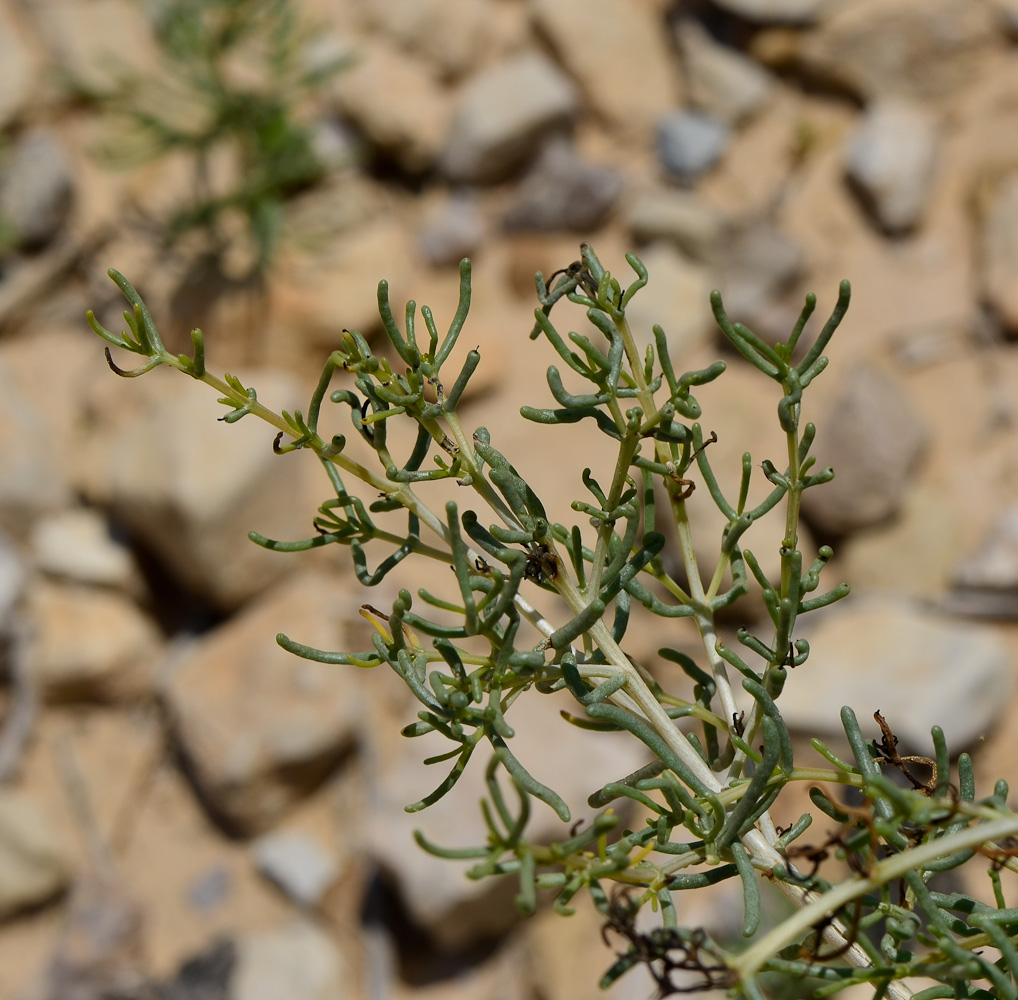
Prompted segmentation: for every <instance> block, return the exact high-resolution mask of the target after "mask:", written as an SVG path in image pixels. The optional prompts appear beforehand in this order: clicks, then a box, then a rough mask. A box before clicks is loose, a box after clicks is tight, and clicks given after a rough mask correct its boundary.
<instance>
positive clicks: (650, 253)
mask: <svg viewBox="0 0 1018 1000" xmlns="http://www.w3.org/2000/svg"><path fill="white" fill-rule="evenodd" d="M638 256H639V258H640V260H641V261H642V262H643V264H644V266H645V267H646V268H647V276H648V281H647V284H646V285H645V286H644V287H643V288H641V289H640V291H639V292H637V294H636V295H634V296H633V297H632V299H630V301H629V305H628V306H627V307H626V316H627V318H628V320H629V326H630V329H631V330H632V331H633V335H634V336H635V337H636V340H637V343H638V344H639V346H640V349H641V350H646V348H647V345H648V344H653V343H654V332H653V331H654V325H655V324H658V325H660V326H661V327H662V328H663V329H664V331H665V335H666V338H667V340H668V347H669V350H670V352H671V358H672V363H673V364H674V365H675V366H676V374H680V375H681V374H682V371H685V368H684V367H683V366H684V365H685V359H686V358H687V357H689V355H690V354H691V353H693V352H694V351H696V350H697V349H698V348H701V347H704V346H705V345H706V344H707V343H708V342H709V340H710V334H711V331H712V329H713V327H714V318H713V316H712V315H711V311H710V289H711V283H712V280H711V273H710V271H709V270H708V269H707V268H706V267H704V265H703V264H699V263H697V262H696V261H694V260H691V259H690V258H689V257H687V256H685V254H683V253H682V252H681V251H680V250H678V249H677V248H676V247H675V245H674V244H672V243H670V242H666V241H664V240H658V241H657V242H655V243H652V244H651V245H650V246H649V247H645V248H643V249H642V250H641V251H640V253H639V255H638ZM626 271H628V272H629V274H625V276H624V272H623V273H622V274H619V279H620V280H622V281H623V283H625V282H626V281H628V280H629V275H630V274H632V272H631V271H629V265H628V264H627V265H626ZM633 277H634V278H635V275H633Z"/></svg>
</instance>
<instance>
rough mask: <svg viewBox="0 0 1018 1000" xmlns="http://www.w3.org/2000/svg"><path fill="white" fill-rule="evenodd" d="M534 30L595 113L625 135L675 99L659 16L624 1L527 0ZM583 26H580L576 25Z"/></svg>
mask: <svg viewBox="0 0 1018 1000" xmlns="http://www.w3.org/2000/svg"><path fill="white" fill-rule="evenodd" d="M531 9H532V11H533V14H534V21H535V24H536V25H537V28H538V30H539V31H540V32H541V33H542V34H543V35H544V36H545V37H546V38H547V39H548V40H549V42H550V43H551V45H552V47H553V48H554V50H555V51H556V53H557V54H558V56H559V58H560V60H561V61H562V65H563V66H565V68H566V69H567V70H568V71H569V73H570V74H571V75H572V76H573V77H574V78H575V79H576V80H577V81H578V82H579V84H580V87H581V89H582V90H583V93H584V96H585V98H586V99H587V101H588V103H589V104H590V106H591V107H592V109H593V110H594V112H595V113H596V114H597V115H598V116H599V117H600V118H602V119H603V120H604V121H605V122H606V123H607V124H608V125H609V126H610V127H611V128H613V129H615V130H617V131H619V132H620V133H622V134H625V135H629V136H634V137H635V136H638V135H646V134H647V133H648V132H649V131H650V130H651V129H652V128H653V127H654V126H655V125H656V123H657V121H658V119H659V118H661V116H662V115H664V114H665V113H667V112H669V111H673V110H674V109H675V107H676V105H677V104H678V102H679V97H680V87H679V79H678V72H677V67H676V66H675V65H674V63H673V61H672V56H671V53H670V51H669V39H668V29H667V26H666V25H665V22H664V18H663V17H662V15H661V14H660V13H659V12H658V11H657V10H656V9H655V8H654V6H653V5H651V4H647V3H627V2H626V0H531ZM579 25H582V28H578V26H579Z"/></svg>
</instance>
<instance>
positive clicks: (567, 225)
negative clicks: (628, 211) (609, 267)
mask: <svg viewBox="0 0 1018 1000" xmlns="http://www.w3.org/2000/svg"><path fill="white" fill-rule="evenodd" d="M624 183H625V182H624V180H623V178H622V175H621V174H620V173H618V171H616V170H613V169H612V168H611V167H606V166H601V165H600V164H596V163H589V162H587V161H586V160H584V159H581V158H580V157H579V156H578V155H577V154H576V151H575V150H574V149H573V147H572V145H571V144H570V143H569V142H567V141H566V140H565V139H558V140H554V139H553V140H552V141H551V142H549V143H548V144H547V145H546V146H545V147H544V149H543V150H542V151H541V155H540V156H539V157H538V158H537V161H536V162H535V163H534V166H533V167H532V168H531V170H530V172H529V173H528V174H527V176H526V177H525V178H524V179H523V180H522V181H521V182H520V185H519V187H518V189H517V192H516V197H515V199H514V201H513V204H512V206H511V207H510V208H509V210H508V211H507V212H506V213H505V216H504V218H503V225H504V226H505V228H506V229H507V230H509V231H510V232H511V231H513V230H520V229H530V230H537V231H551V230H565V231H573V232H577V233H589V232H591V231H592V230H594V229H597V228H598V227H599V226H600V225H601V224H602V223H603V222H604V220H605V217H606V216H607V215H608V213H609V212H611V210H612V208H614V206H615V203H616V201H618V198H619V195H620V194H621V193H622V188H623V185H624Z"/></svg>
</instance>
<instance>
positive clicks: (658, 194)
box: [627, 188, 728, 261]
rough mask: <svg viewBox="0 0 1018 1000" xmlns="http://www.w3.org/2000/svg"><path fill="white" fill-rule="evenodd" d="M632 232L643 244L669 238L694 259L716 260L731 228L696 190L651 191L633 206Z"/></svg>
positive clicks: (630, 216)
mask: <svg viewBox="0 0 1018 1000" xmlns="http://www.w3.org/2000/svg"><path fill="white" fill-rule="evenodd" d="M627 222H628V226H629V231H630V232H631V233H632V234H633V239H635V240H638V241H639V242H641V243H653V242H654V241H656V240H667V241H668V242H670V243H674V244H675V246H676V247H678V249H679V250H681V251H682V252H683V253H686V254H689V256H690V257H692V258H693V259H694V260H698V261H705V260H710V259H712V258H713V257H714V256H715V255H716V252H717V250H718V249H719V246H720V243H721V240H722V238H723V237H724V235H725V232H726V230H727V228H728V227H727V223H726V221H725V219H724V217H723V216H722V215H721V213H720V212H719V211H718V210H717V209H716V208H714V207H713V206H712V205H709V204H708V203H707V202H706V201H704V200H703V199H702V198H701V197H700V196H699V195H697V194H695V193H694V192H692V191H684V190H681V189H676V188H669V189H661V190H655V191H648V192H646V193H644V194H642V195H641V196H640V197H639V198H638V199H637V200H636V201H635V202H634V203H633V204H632V206H631V207H630V209H629V213H628V220H627Z"/></svg>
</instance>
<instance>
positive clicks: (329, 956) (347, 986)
mask: <svg viewBox="0 0 1018 1000" xmlns="http://www.w3.org/2000/svg"><path fill="white" fill-rule="evenodd" d="M236 947H237V953H236V965H235V967H234V971H233V976H232V978H231V990H230V996H231V998H232V1000H279V998H280V997H286V998H287V1000H352V998H353V997H354V995H355V993H354V981H353V979H352V978H351V975H350V970H349V969H348V968H347V965H346V962H345V960H344V959H343V956H342V955H341V954H340V952H339V950H338V949H337V947H336V946H335V945H334V944H333V942H332V940H331V939H330V937H329V936H328V935H327V934H325V932H324V931H322V930H320V929H319V928H318V927H316V926H315V925H314V924H313V923H311V922H310V921H304V920H301V921H294V922H293V923H290V924H287V925H284V926H282V927H278V928H275V929H273V930H267V931H261V932H256V933H250V934H246V935H244V936H242V937H240V938H238V939H237V942H236Z"/></svg>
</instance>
